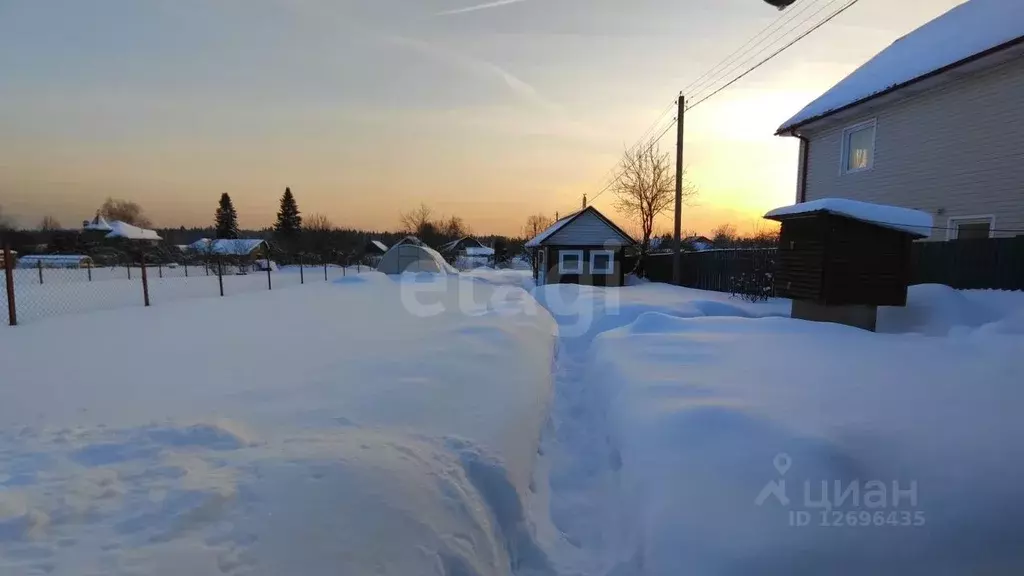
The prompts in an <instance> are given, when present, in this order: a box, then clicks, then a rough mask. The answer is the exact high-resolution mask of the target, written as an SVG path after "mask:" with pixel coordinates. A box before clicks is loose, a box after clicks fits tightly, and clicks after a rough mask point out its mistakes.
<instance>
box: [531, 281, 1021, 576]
mask: <svg viewBox="0 0 1024 576" xmlns="http://www.w3.org/2000/svg"><path fill="white" fill-rule="evenodd" d="M536 296H537V298H538V299H539V300H540V301H541V302H543V303H544V304H545V305H546V306H549V307H550V308H551V309H552V312H553V315H554V316H555V318H556V319H557V320H558V322H559V323H560V326H562V327H565V328H566V329H567V330H566V331H565V332H563V340H562V345H561V347H560V349H561V353H560V356H559V362H558V363H559V371H558V373H557V378H558V380H557V383H556V398H555V404H554V412H553V416H552V425H551V428H550V430H549V432H548V433H547V434H546V435H545V438H544V440H543V442H542V447H543V451H544V454H545V457H544V458H543V459H542V463H541V464H542V468H546V470H544V472H542V474H547V476H548V479H549V482H548V485H547V487H546V490H538V495H537V496H536V497H534V498H533V499H532V502H531V504H532V506H533V507H534V509H544V508H547V509H549V510H550V517H551V525H550V526H543V525H540V526H539V531H538V532H539V533H540V534H541V535H542V536H543V538H542V541H543V542H545V545H546V546H549V547H550V548H549V556H550V557H551V558H552V560H553V561H554V563H555V565H556V566H557V567H559V568H562V569H565V570H566V572H568V571H570V570H569V569H575V570H576V571H578V572H580V573H585V574H613V575H616V576H627V575H629V576H633V575H637V576H638V575H645V576H663V575H664V576H669V575H676V574H752V573H757V574H822V573H829V574H837V573H839V574H847V573H849V574H865V573H871V574H908V573H928V574H963V573H971V572H975V571H978V570H982V569H990V570H992V571H993V572H994V573H1018V572H1020V570H1021V567H1022V566H1024V553H1022V552H1021V551H1020V550H1019V546H1018V544H1017V542H1016V540H1015V536H1016V535H1017V534H1020V532H1021V530H1022V529H1024V505H1021V503H1020V499H1019V494H1020V486H1021V483H1022V482H1024V474H1022V467H1021V466H1020V465H1019V464H1018V463H1019V462H1021V461H1022V457H1024V424H1021V423H1020V418H1019V417H1018V414H1017V413H1018V409H1017V407H1018V406H1019V405H1020V404H1021V402H1022V401H1024V390H1022V389H1021V387H1020V374H1022V373H1024V337H1022V333H1021V332H1020V331H1018V330H1017V328H1018V327H1019V326H1020V324H1019V320H1017V318H1019V316H1018V315H1019V314H1020V313H1021V312H1024V294H1022V293H998V292H965V293H961V292H956V291H953V290H951V289H949V288H946V287H941V286H917V287H913V288H912V289H911V292H910V297H911V301H910V306H909V307H908V308H906V309H885V310H883V311H882V319H883V322H882V324H883V325H884V327H885V328H886V329H888V330H889V331H891V332H901V333H895V334H872V333H869V332H864V331H861V330H857V329H853V328H848V327H843V326H838V325H831V324H817V323H809V322H802V321H797V320H791V319H789V318H785V317H771V316H775V315H778V313H779V312H780V309H784V308H786V307H787V303H784V302H770V303H767V304H747V303H743V302H741V301H737V300H731V299H729V298H728V297H726V296H723V295H713V294H708V293H703V292H699V291H695V290H685V289H674V288H669V287H667V286H658V285H649V284H648V285H641V286H635V287H630V288H625V289H620V290H607V291H606V290H600V289H592V288H577V287H566V286H549V287H542V288H539V289H538V290H537V291H536ZM765 316H768V317H765ZM905 332H917V333H918V334H908V333H905ZM926 334H931V335H932V336H927V335H926ZM937 336H941V337H937ZM780 482H783V483H784V486H782V487H781V488H780V487H779V486H780ZM822 482H825V483H826V488H824V490H825V491H824V492H823V488H822V484H821V483H822ZM876 482H877V483H876ZM539 483H540V481H538V484H539ZM837 483H838V485H837ZM852 486H855V488H851V487H852ZM880 487H882V488H880ZM879 490H884V493H883V492H880V491H879ZM805 491H806V492H805ZM854 493H856V497H855V496H854ZM911 494H913V496H912V495H911ZM780 496H781V499H780V498H779V497H780ZM823 498H824V500H823ZM826 500H827V501H828V502H829V504H830V506H831V507H830V508H821V507H817V506H820V505H821V504H822V503H823V502H824V501H826ZM876 512H881V514H876ZM535 515H536V516H538V517H539V516H540V514H539V513H536V512H535ZM552 535H553V536H554V537H552ZM567 568H569V569H567Z"/></svg>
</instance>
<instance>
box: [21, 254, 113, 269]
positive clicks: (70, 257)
mask: <svg viewBox="0 0 1024 576" xmlns="http://www.w3.org/2000/svg"><path fill="white" fill-rule="evenodd" d="M17 264H18V268H86V267H89V266H93V265H94V263H93V261H92V258H90V257H88V256H83V255H81V254H30V255H28V256H22V257H21V258H19V259H18V261H17Z"/></svg>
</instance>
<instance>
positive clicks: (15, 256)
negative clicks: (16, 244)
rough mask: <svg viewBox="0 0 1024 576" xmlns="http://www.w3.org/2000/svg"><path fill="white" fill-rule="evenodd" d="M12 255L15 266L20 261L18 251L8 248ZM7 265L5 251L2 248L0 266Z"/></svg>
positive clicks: (12, 263)
mask: <svg viewBox="0 0 1024 576" xmlns="http://www.w3.org/2000/svg"><path fill="white" fill-rule="evenodd" d="M7 252H8V253H10V255H11V267H14V266H15V265H16V264H17V263H18V253H17V252H15V251H14V250H8V251H7ZM5 266H7V261H6V260H4V251H3V250H0V268H4V267H5Z"/></svg>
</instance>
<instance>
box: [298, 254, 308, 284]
mask: <svg viewBox="0 0 1024 576" xmlns="http://www.w3.org/2000/svg"><path fill="white" fill-rule="evenodd" d="M305 267H306V265H305V264H303V263H302V256H299V284H305V283H306V273H305V272H304V271H303V269H304V268H305Z"/></svg>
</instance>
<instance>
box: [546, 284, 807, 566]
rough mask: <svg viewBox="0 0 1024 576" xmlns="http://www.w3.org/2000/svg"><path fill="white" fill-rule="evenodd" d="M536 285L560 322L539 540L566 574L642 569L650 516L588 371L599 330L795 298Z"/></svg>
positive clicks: (740, 310)
mask: <svg viewBox="0 0 1024 576" xmlns="http://www.w3.org/2000/svg"><path fill="white" fill-rule="evenodd" d="M533 294H534V297H535V298H536V299H537V301H538V302H539V303H540V304H541V305H542V306H544V307H545V308H547V310H548V311H549V312H550V313H551V315H552V316H553V317H554V318H555V320H556V322H557V323H558V327H559V339H558V342H559V345H558V354H557V359H556V362H557V363H556V369H555V381H554V386H555V393H554V398H553V402H552V408H551V416H550V419H549V422H548V425H547V427H546V428H545V430H544V433H543V435H542V438H541V454H540V457H539V459H538V460H539V461H538V465H537V468H536V472H535V478H534V491H533V496H532V502H531V509H532V510H531V512H532V514H531V516H532V517H533V518H534V521H535V523H536V531H537V539H538V541H539V542H541V544H542V545H543V546H544V547H545V548H546V550H545V552H546V553H547V555H548V558H549V559H550V561H551V563H552V565H553V567H554V568H555V569H556V570H557V571H558V572H559V574H561V575H562V576H639V575H641V574H643V566H642V562H641V560H640V554H639V552H640V550H642V548H643V546H642V539H643V534H642V531H641V530H640V529H639V526H640V525H641V523H640V522H639V521H638V519H634V518H632V516H631V515H632V514H634V513H635V511H634V510H631V509H630V507H629V506H628V505H627V502H628V501H627V499H625V498H623V490H622V487H621V481H620V473H619V471H620V468H621V464H622V459H621V456H620V453H619V448H618V446H616V445H615V443H614V441H613V439H612V437H611V436H610V434H609V426H608V423H607V418H606V416H607V411H608V406H607V405H606V402H607V396H606V394H605V393H604V392H603V391H602V390H601V388H600V386H599V385H598V384H599V383H597V382H592V381H591V379H590V378H589V377H588V376H587V374H588V367H589V366H591V364H592V362H593V356H592V354H593V352H592V349H591V344H592V343H593V341H594V338H595V337H596V336H598V335H599V334H601V333H603V332H606V331H608V330H613V329H615V328H618V327H620V326H623V325H627V324H630V323H632V322H633V321H634V320H636V319H637V318H638V317H639V316H641V315H642V314H644V313H647V312H655V311H656V312H662V313H665V314H670V315H675V316H680V317H699V316H739V317H754V316H775V315H778V316H783V315H788V310H786V308H788V302H781V301H780V302H772V303H769V304H761V305H755V306H752V305H747V304H744V303H742V302H740V301H738V300H735V299H731V298H730V297H729V296H728V295H725V294H714V293H709V292H702V291H698V290H688V289H680V288H676V287H672V286H666V285H655V284H649V285H642V286H633V287H628V288H624V289H615V288H611V289H606V288H592V287H584V286H574V285H560V286H542V287H540V288H537V289H536V290H535V291H534V292H533ZM755 310H756V311H755ZM549 520H550V523H548V521H549Z"/></svg>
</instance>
